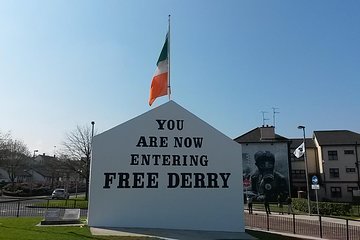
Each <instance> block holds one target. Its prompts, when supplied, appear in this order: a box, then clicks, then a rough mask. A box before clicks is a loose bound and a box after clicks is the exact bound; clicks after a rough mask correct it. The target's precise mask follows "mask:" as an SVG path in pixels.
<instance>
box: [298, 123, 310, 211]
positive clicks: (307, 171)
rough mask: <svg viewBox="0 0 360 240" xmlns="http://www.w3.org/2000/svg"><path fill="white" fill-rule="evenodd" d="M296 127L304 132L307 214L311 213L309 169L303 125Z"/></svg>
mask: <svg viewBox="0 0 360 240" xmlns="http://www.w3.org/2000/svg"><path fill="white" fill-rule="evenodd" d="M298 129H302V130H303V134H304V161H305V179H306V191H307V202H308V211H309V215H311V208H310V190H309V170H308V164H307V157H306V153H307V151H306V144H305V140H306V138H305V127H304V126H298Z"/></svg>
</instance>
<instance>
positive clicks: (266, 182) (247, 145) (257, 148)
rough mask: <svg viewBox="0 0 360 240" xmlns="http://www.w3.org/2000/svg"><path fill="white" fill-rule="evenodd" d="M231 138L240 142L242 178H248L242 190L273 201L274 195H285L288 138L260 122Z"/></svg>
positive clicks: (286, 187) (288, 183)
mask: <svg viewBox="0 0 360 240" xmlns="http://www.w3.org/2000/svg"><path fill="white" fill-rule="evenodd" d="M234 140H235V141H236V142H238V143H240V144H241V146H242V151H243V156H242V162H243V179H244V180H246V181H247V182H250V186H248V187H247V186H244V190H245V193H244V194H245V195H249V194H250V195H254V197H255V198H256V199H258V200H263V199H262V198H263V197H264V195H266V196H269V199H270V201H276V200H277V196H278V195H281V197H282V198H283V199H285V198H286V197H287V195H288V194H289V193H290V185H291V181H290V180H291V179H290V177H289V169H290V167H289V143H290V142H289V139H287V138H285V137H283V136H280V135H277V134H275V128H274V127H272V126H262V127H258V128H255V129H253V130H251V131H249V132H247V133H245V134H243V135H241V136H239V137H237V138H235V139H234ZM246 190H247V191H246Z"/></svg>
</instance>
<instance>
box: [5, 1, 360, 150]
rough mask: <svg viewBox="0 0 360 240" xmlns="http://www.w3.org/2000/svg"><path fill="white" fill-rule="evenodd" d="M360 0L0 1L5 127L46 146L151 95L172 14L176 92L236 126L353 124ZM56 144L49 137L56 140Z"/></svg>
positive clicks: (358, 111) (290, 128) (187, 103)
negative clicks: (153, 78)
mask: <svg viewBox="0 0 360 240" xmlns="http://www.w3.org/2000/svg"><path fill="white" fill-rule="evenodd" d="M359 12H360V2H359V1H351V0H349V1H339V0H338V1H331V0H326V1H325V0H323V1H321V0H319V1H285V0H284V1H253V0H251V1H250V0H249V1H241V0H234V1H230V0H227V1H220V0H219V1H215V0H197V1H191V0H181V1H175V0H172V1H168V0H153V1H147V0H127V1H125V0H122V1H111V0H107V1H85V0H82V1H81V0H78V1H70V0H64V1H56V0H55V1H46V0H33V1H27V0H12V1H5V0H1V1H0V36H1V37H0V89H1V92H0V104H1V117H0V131H2V132H8V131H10V132H11V133H12V135H13V136H14V137H16V138H19V139H22V140H23V141H24V142H25V143H26V144H27V145H28V147H29V149H30V151H33V150H34V149H38V150H39V153H43V152H44V153H47V154H53V153H54V149H56V150H60V149H61V145H62V141H63V140H64V139H65V133H66V132H69V131H72V130H73V129H75V128H76V126H77V125H81V126H83V125H86V124H87V125H90V122H91V121H95V122H96V124H95V126H96V129H97V132H102V131H105V130H107V129H109V128H112V127H114V126H116V125H118V124H120V123H123V122H125V121H127V120H129V119H131V118H133V117H136V116H137V115H140V114H142V113H144V112H146V111H148V110H150V109H152V108H153V107H156V106H159V105H161V104H163V103H165V102H166V101H167V100H168V99H167V97H163V98H159V99H157V100H156V101H155V103H154V105H153V107H149V106H148V97H149V87H150V83H151V78H152V75H153V73H154V71H155V67H156V61H157V58H158V56H159V54H160V51H161V48H162V45H163V43H164V38H165V34H166V31H167V27H168V25H167V24H168V15H169V14H171V83H172V84H171V85H172V99H173V100H174V101H176V102H177V103H178V104H180V105H182V106H183V107H185V108H186V109H188V110H189V111H191V112H192V113H194V114H195V115H197V116H198V117H200V118H202V119H203V120H205V121H206V122H208V123H209V124H210V125H212V126H213V127H215V128H217V129H218V130H220V131H221V132H223V133H225V134H226V135H228V136H229V137H231V138H235V137H237V136H239V135H242V134H244V133H246V132H248V131H250V130H252V129H253V128H256V127H259V126H261V125H262V122H263V121H262V120H263V119H262V114H261V111H266V112H268V113H267V114H265V117H266V118H268V119H269V120H267V121H266V124H269V125H272V124H273V121H272V107H277V108H279V109H278V110H277V111H278V112H280V113H279V114H277V115H276V132H277V133H278V134H280V135H283V136H285V137H288V138H298V137H302V132H301V131H300V130H298V129H297V126H298V125H304V126H306V135H307V137H311V136H312V132H313V131H315V130H333V129H347V130H352V131H355V132H360V125H359V122H360V44H359V43H360V26H359V23H360V14H359ZM54 146H56V148H54Z"/></svg>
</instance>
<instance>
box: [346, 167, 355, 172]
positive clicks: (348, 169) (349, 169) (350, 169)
mask: <svg viewBox="0 0 360 240" xmlns="http://www.w3.org/2000/svg"><path fill="white" fill-rule="evenodd" d="M346 172H347V173H354V172H355V168H346Z"/></svg>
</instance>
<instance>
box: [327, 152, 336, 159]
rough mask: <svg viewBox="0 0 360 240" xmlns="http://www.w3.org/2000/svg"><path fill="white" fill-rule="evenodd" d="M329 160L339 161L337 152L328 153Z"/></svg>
mask: <svg viewBox="0 0 360 240" xmlns="http://www.w3.org/2000/svg"><path fill="white" fill-rule="evenodd" d="M328 157H329V160H338V154H337V151H328Z"/></svg>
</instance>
